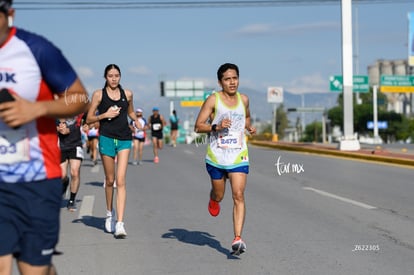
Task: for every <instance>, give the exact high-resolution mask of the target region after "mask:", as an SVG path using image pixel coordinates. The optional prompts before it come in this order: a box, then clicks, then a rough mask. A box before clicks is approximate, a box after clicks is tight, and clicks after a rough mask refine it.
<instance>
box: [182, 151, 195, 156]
mask: <svg viewBox="0 0 414 275" xmlns="http://www.w3.org/2000/svg"><path fill="white" fill-rule="evenodd" d="M184 153H186V154H189V155H194V152H193V151H190V150H184Z"/></svg>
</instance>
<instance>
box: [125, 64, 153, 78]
mask: <svg viewBox="0 0 414 275" xmlns="http://www.w3.org/2000/svg"><path fill="white" fill-rule="evenodd" d="M128 72H130V73H132V74H136V75H145V76H147V75H150V74H151V70H150V69H148V68H147V67H145V66H137V67H131V68H129V69H128Z"/></svg>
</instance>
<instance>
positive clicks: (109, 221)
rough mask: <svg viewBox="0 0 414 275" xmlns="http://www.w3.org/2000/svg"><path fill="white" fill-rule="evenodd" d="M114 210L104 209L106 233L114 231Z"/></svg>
mask: <svg viewBox="0 0 414 275" xmlns="http://www.w3.org/2000/svg"><path fill="white" fill-rule="evenodd" d="M114 216H115V212H114V211H113V210H112V212H110V211H106V219H105V230H106V232H108V233H114V231H115V217H114Z"/></svg>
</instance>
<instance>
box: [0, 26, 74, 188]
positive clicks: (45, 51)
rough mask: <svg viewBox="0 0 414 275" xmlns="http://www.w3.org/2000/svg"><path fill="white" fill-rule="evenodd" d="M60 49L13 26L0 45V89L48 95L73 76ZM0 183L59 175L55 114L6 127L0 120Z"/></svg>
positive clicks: (32, 98)
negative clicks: (16, 127) (15, 126)
mask: <svg viewBox="0 0 414 275" xmlns="http://www.w3.org/2000/svg"><path fill="white" fill-rule="evenodd" d="M76 78H77V75H76V73H75V70H74V69H73V68H72V66H71V65H70V64H69V62H68V61H67V59H66V58H65V57H64V56H63V54H62V52H61V51H60V50H59V49H58V48H57V47H55V46H54V45H53V44H52V43H51V42H49V41H48V40H46V39H45V38H43V37H42V36H39V35H37V34H34V33H31V32H28V31H25V30H22V29H17V28H15V27H13V28H12V29H11V31H10V34H9V36H8V37H7V39H6V41H5V42H4V44H3V45H0V89H1V88H7V89H9V90H10V91H12V92H14V93H16V94H18V95H19V96H21V97H22V98H24V99H26V100H29V101H32V102H34V101H41V100H52V99H53V97H54V94H57V93H63V92H64V91H65V90H66V89H67V88H68V87H70V86H71V85H72V84H73V83H74V82H75V80H76ZM0 147H1V148H2V150H1V151H0V184H1V183H2V182H13V183H15V182H32V181H40V180H45V179H53V178H60V177H61V174H62V170H61V168H60V150H59V147H58V135H57V133H56V124H55V119H53V118H50V117H40V118H37V119H35V120H33V121H31V122H28V123H26V124H24V125H22V126H21V127H20V128H19V129H17V130H14V129H11V128H9V127H8V126H7V125H6V124H5V123H4V122H3V121H2V120H0Z"/></svg>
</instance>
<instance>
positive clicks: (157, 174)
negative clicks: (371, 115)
mask: <svg viewBox="0 0 414 275" xmlns="http://www.w3.org/2000/svg"><path fill="white" fill-rule="evenodd" d="M145 150H146V151H145V154H144V156H145V160H146V161H145V162H144V164H143V165H142V166H130V167H129V170H128V175H127V182H128V183H127V189H128V202H127V213H126V221H125V224H126V230H127V232H128V238H127V239H125V240H116V239H114V238H113V236H112V235H111V234H107V233H105V232H104V231H103V225H104V215H105V204H104V191H103V188H102V181H103V169H102V167H101V165H100V164H99V165H98V167H95V168H93V167H91V166H90V165H91V162H90V161H85V162H84V164H83V166H82V186H81V189H80V193H79V202H78V206H79V210H78V212H76V213H70V212H68V211H66V209H65V208H64V207H63V208H62V218H61V225H62V228H61V235H60V242H59V245H58V249H59V250H60V251H62V252H63V253H64V254H63V255H62V256H58V257H56V258H55V263H56V265H57V268H58V271H59V274H61V275H65V274H180V275H181V274H283V275H286V274H295V275H297V274H307V275H308V274H346V275H349V274H364V275H365V274H414V262H413V261H412V259H413V253H414V231H413V230H412V229H413V228H414V214H413V213H414V203H413V199H412V197H413V195H414V183H413V182H412V175H413V169H410V168H407V167H399V166H395V165H383V164H378V163H367V162H359V161H357V160H349V159H340V158H330V157H325V156H316V155H312V154H306V153H295V152H287V151H280V150H274V149H268V148H260V147H254V146H252V147H251V148H250V154H251V160H252V164H251V173H250V175H249V179H248V186H247V191H246V200H247V217H246V224H245V230H244V236H243V237H244V239H245V241H246V243H247V249H248V250H247V252H246V253H245V254H242V255H241V256H240V257H233V256H231V255H230V254H229V248H230V243H231V241H232V237H233V236H232V223H231V215H232V201H231V193H230V192H229V191H230V190H229V189H228V191H227V193H226V195H225V198H224V201H223V203H222V212H221V214H220V215H219V216H218V217H216V218H213V217H210V216H209V214H208V212H207V201H208V193H209V189H210V186H209V181H208V176H207V173H206V172H205V168H204V164H203V157H204V152H205V148H204V147H203V146H200V147H196V146H195V145H179V146H177V148H172V147H165V148H164V149H163V151H162V152H161V155H160V163H159V164H153V163H152V162H151V161H150V160H151V149H150V148H149V147H146V148H145ZM228 187H229V186H228Z"/></svg>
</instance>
